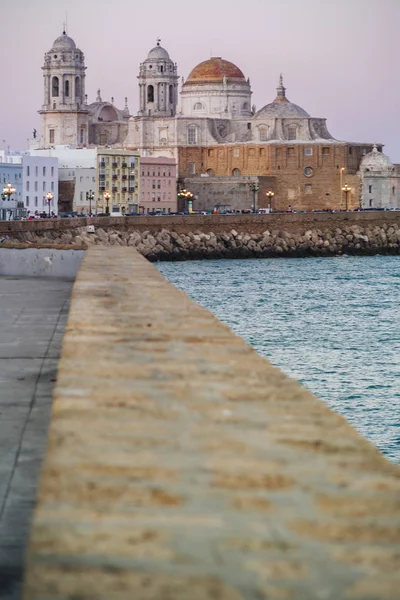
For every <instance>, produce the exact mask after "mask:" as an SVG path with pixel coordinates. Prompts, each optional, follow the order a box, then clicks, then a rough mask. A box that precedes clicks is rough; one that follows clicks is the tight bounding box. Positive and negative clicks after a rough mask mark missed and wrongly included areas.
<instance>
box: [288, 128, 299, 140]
mask: <svg viewBox="0 0 400 600" xmlns="http://www.w3.org/2000/svg"><path fill="white" fill-rule="evenodd" d="M296 138H297V129H296V126H295V125H289V127H288V140H295V139H296Z"/></svg>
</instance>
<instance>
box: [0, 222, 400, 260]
mask: <svg viewBox="0 0 400 600" xmlns="http://www.w3.org/2000/svg"><path fill="white" fill-rule="evenodd" d="M347 214H349V217H350V218H345V217H346V215H347ZM364 214H365V216H366V218H357V217H358V214H357V213H354V214H353V213H345V214H338V215H326V214H316V215H266V216H263V215H237V216H233V215H232V217H231V218H230V216H226V217H223V216H221V215H216V216H215V217H214V216H211V217H209V216H205V217H201V216H198V217H181V218H180V219H179V218H178V219H177V218H174V217H171V218H160V219H157V218H156V217H154V218H143V219H141V218H139V219H134V223H132V222H130V219H129V218H128V219H115V218H114V219H111V218H110V219H106V218H105V219H97V220H93V221H96V225H95V231H94V232H93V233H89V232H87V228H86V226H83V225H82V221H81V220H72V224H73V225H75V224H79V225H78V226H77V227H73V228H71V227H70V228H68V227H65V228H61V229H56V228H55V229H51V228H47V229H44V230H41V229H39V228H38V227H34V228H33V230H29V229H28V230H25V231H23V230H18V229H17V230H16V231H14V232H13V235H12V236H11V237H12V239H11V240H8V241H6V242H4V243H7V244H8V245H13V244H14V245H18V244H19V243H20V242H23V243H24V244H28V245H30V244H33V245H38V244H39V245H46V246H48V245H50V246H51V245H56V246H60V245H65V244H67V245H72V246H74V247H77V248H87V247H89V246H92V245H106V246H133V247H135V248H136V249H137V250H138V251H139V252H140V253H141V254H142V255H143V256H145V257H146V258H148V259H149V260H150V261H157V260H190V259H203V258H212V259H215V258H269V257H279V256H281V257H283V256H286V257H303V256H334V255H337V254H343V253H346V254H361V255H363V254H399V253H400V215H399V214H398V213H397V214H396V213H385V216H384V217H379V216H377V215H379V214H381V213H363V217H364ZM386 215H387V217H386ZM298 217H300V218H298ZM315 217H318V218H315ZM329 217H331V218H329ZM75 221H76V223H75ZM83 221H84V220H83ZM88 222H89V220H88ZM52 223H57V221H54V222H48V224H49V225H51V224H52ZM98 224H101V225H103V227H99V226H98ZM33 225H34V226H35V225H36V223H35V222H33ZM61 225H64V222H63V220H62V221H61ZM117 225H121V226H120V227H117Z"/></svg>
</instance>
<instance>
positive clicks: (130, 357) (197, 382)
mask: <svg viewBox="0 0 400 600" xmlns="http://www.w3.org/2000/svg"><path fill="white" fill-rule="evenodd" d="M399 475H400V473H399V470H398V468H396V467H395V466H394V465H392V464H389V463H388V462H387V461H386V460H385V459H384V458H383V456H382V455H381V454H380V453H379V452H378V451H377V450H376V449H375V448H374V447H372V446H371V445H370V444H369V443H368V442H367V441H365V440H364V439H363V438H362V437H361V436H360V435H359V434H357V433H356V431H355V430H354V429H352V428H351V427H350V426H349V425H348V424H347V422H346V421H345V420H344V419H343V418H342V417H340V416H339V415H337V414H335V413H333V412H332V411H330V410H329V409H328V408H327V406H326V405H325V404H324V403H323V402H321V401H320V400H318V399H317V398H315V397H314V396H313V395H311V394H310V393H309V392H307V391H306V390H304V389H303V388H302V387H301V386H300V385H299V383H297V382H296V381H294V380H291V379H289V378H288V377H286V376H285V375H283V374H282V373H281V372H280V371H279V370H278V369H276V368H274V367H272V366H271V365H270V364H269V363H268V362H267V361H266V360H265V359H264V358H262V357H260V356H259V355H257V354H256V352H255V351H254V350H253V349H252V348H250V347H249V346H247V345H246V344H245V342H244V341H243V340H242V339H240V338H239V337H237V336H235V335H233V333H232V332H231V331H230V330H229V328H227V327H226V326H225V325H223V324H221V323H220V322H219V321H218V320H217V319H216V318H215V317H214V316H213V315H212V314H211V313H209V312H208V311H206V310H205V309H203V308H201V307H200V306H199V305H197V304H195V303H194V302H192V301H190V299H189V298H188V297H187V296H186V294H184V293H183V292H181V291H179V290H178V289H176V288H175V287H174V286H173V285H171V284H170V283H168V282H167V281H166V280H165V279H164V278H163V277H162V275H161V274H160V273H159V272H158V270H157V269H156V268H155V267H153V266H152V265H151V264H149V262H148V261H146V260H145V259H144V258H143V257H142V256H140V255H139V254H138V253H137V252H136V251H135V250H134V249H133V248H123V247H115V248H104V247H101V246H98V247H93V248H90V249H89V251H88V252H87V253H86V256H85V258H84V260H83V263H82V266H81V269H80V271H79V274H78V277H77V280H76V283H75V286H74V290H73V295H72V305H71V310H70V314H69V320H68V325H67V329H66V334H65V337H64V341H63V349H62V357H61V361H60V365H59V373H58V379H57V384H56V389H55V394H54V405H53V413H52V421H51V428H50V436H49V442H48V448H47V454H46V459H45V465H44V469H43V472H42V476H41V482H40V488H39V494H38V505H37V509H36V513H35V518H34V521H33V524H32V530H31V539H30V547H29V552H28V556H27V575H26V582H25V593H24V599H25V600H45V599H51V600H67V599H71V598H80V599H81V600H89V599H90V600H92V599H96V600H101V599H104V600H106V599H107V600H110V599H112V600H125V599H126V600H132V599H134V600H167V599H171V600H206V599H208V600H211V599H217V598H218V599H219V600H244V599H246V600H260V599H267V598H273V599H275V598H276V599H278V598H279V599H281V598H292V599H307V600H313V599H317V598H318V599H320V598H326V599H331V600H338V599H342V598H360V599H361V598H363V599H365V598H369V599H372V598H376V599H378V598H379V599H382V598H395V597H396V596H397V593H398V589H399V583H400V582H399V577H398V570H397V567H398V557H399V554H398V552H399V543H400V508H399V503H398V498H399V492H400V480H399Z"/></svg>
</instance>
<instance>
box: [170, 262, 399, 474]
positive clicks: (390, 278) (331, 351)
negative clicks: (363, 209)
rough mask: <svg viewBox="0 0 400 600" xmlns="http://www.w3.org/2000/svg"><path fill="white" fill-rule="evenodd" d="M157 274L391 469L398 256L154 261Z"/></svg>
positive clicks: (395, 431)
mask: <svg viewBox="0 0 400 600" xmlns="http://www.w3.org/2000/svg"><path fill="white" fill-rule="evenodd" d="M158 267H159V269H160V271H161V273H162V274H163V275H165V277H167V279H169V280H170V281H171V282H172V283H174V284H175V285H176V286H177V287H179V288H180V289H182V290H184V291H185V292H186V293H187V294H188V295H189V296H190V297H191V298H192V299H193V300H195V301H196V302H198V303H199V304H201V305H202V306H204V307H205V308H207V309H209V310H210V311H211V312H213V313H215V315H216V316H217V317H218V318H219V319H220V320H221V321H223V322H224V323H226V324H227V325H229V326H230V327H231V329H232V330H233V331H234V332H235V333H237V334H238V335H240V336H241V337H243V338H244V339H245V340H246V342H248V343H249V344H251V345H252V346H253V347H254V348H255V349H256V350H257V352H259V353H260V354H261V355H263V356H265V357H266V358H268V360H269V361H270V362H271V363H272V364H274V365H276V366H278V367H280V368H281V369H282V370H283V371H284V372H285V373H287V375H289V376H290V377H294V378H296V379H297V380H298V381H300V383H301V384H302V385H303V386H304V387H306V388H308V389H309V390H311V391H312V392H313V393H314V394H316V395H317V396H318V397H319V398H321V399H322V400H324V401H325V402H326V403H327V404H328V405H329V406H330V407H331V408H333V409H334V410H336V411H337V412H338V413H340V414H342V415H343V416H344V417H346V419H347V420H348V421H349V422H350V423H351V424H352V425H353V426H354V427H355V428H356V429H358V431H359V432H361V433H362V434H363V435H364V436H365V437H366V438H368V439H369V440H370V441H371V442H373V443H374V444H375V445H376V446H377V447H378V448H379V450H380V451H381V452H382V453H383V454H385V455H386V456H387V457H388V458H389V459H390V460H392V461H394V462H400V257H397V256H393V257H388V256H369V257H360V256H355V257H349V256H343V257H337V258H304V259H299V258H297V259H284V258H283V259H249V260H212V261H189V262H170V263H159V265H158Z"/></svg>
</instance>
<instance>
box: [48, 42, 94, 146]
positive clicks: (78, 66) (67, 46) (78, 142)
mask: <svg viewBox="0 0 400 600" xmlns="http://www.w3.org/2000/svg"><path fill="white" fill-rule="evenodd" d="M42 69H43V80H44V98H43V105H42V110H40V111H39V114H40V116H41V146H42V147H44V148H47V147H49V146H54V145H56V144H71V145H74V146H78V147H82V146H86V145H87V144H88V141H89V140H88V115H89V113H88V110H87V107H86V104H85V102H86V100H85V70H86V67H85V57H84V54H83V52H82V51H81V50H79V48H77V47H76V44H75V42H74V40H73V39H72V38H70V37H69V36H68V35H67V34H66V32H65V31H63V33H62V35H60V37H58V38H57V39H56V40H55V42H54V44H53V46H52V48H51V50H49V52H46V54H45V57H44V66H43V67H42Z"/></svg>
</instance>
